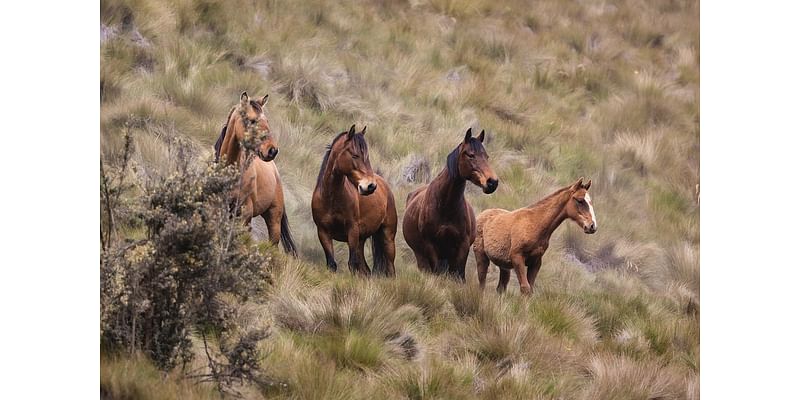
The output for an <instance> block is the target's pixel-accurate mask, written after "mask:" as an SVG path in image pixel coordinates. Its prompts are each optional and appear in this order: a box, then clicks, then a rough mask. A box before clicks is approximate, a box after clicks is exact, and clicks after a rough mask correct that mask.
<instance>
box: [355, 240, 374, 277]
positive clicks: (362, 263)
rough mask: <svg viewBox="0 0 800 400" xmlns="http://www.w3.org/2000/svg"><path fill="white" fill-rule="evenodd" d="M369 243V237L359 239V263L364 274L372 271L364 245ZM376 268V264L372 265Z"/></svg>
mask: <svg viewBox="0 0 800 400" xmlns="http://www.w3.org/2000/svg"><path fill="white" fill-rule="evenodd" d="M366 243H367V238H363V239H359V240H358V250H359V251H358V253H359V256H360V258H359V260H360V261H359V265H360V267H361V269H360V270H359V271H360V272H361V273H362V274H364V275H370V274H371V271H370V269H369V264H367V257H366V256H365V255H364V245H365V244H366ZM372 267H373V268H375V266H374V265H373V266H372Z"/></svg>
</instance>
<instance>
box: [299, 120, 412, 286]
mask: <svg viewBox="0 0 800 400" xmlns="http://www.w3.org/2000/svg"><path fill="white" fill-rule="evenodd" d="M366 132H367V127H366V126H365V127H364V129H363V130H362V131H361V132H356V126H355V125H353V126H351V127H350V130H349V131H346V132H342V133H340V134H338V135H337V136H336V137H335V138H334V139H333V142H331V144H330V145H329V146H328V148H327V151H326V152H325V156H324V157H323V159H322V165H321V166H320V167H319V174H318V175H317V185H316V187H315V188H314V194H313V195H312V198H311V215H312V217H313V218H314V223H315V224H316V225H317V235H318V236H319V242H320V244H321V245H322V250H323V251H324V252H325V262H326V264H327V265H328V268H329V269H330V270H331V271H333V272H336V269H337V265H336V260H335V259H334V255H333V240H336V241H339V242H347V246H348V247H349V249H350V259H349V261H348V266H349V267H350V272H352V273H354V274H355V273H359V274H362V275H369V274H370V269H369V266H367V261H366V260H365V259H364V243H365V242H366V240H367V238H372V257H373V264H372V268H373V272H376V273H381V274H384V275H387V276H394V275H395V270H394V256H395V246H394V237H395V234H396V233H397V209H396V208H395V202H394V195H393V194H392V191H391V189H390V188H389V185H388V184H387V183H386V181H385V180H384V179H383V178H382V177H380V176H378V175H377V174H375V173H374V172H373V171H372V165H371V164H370V161H369V151H368V148H367V141H366V140H365V139H364V135H365V134H366Z"/></svg>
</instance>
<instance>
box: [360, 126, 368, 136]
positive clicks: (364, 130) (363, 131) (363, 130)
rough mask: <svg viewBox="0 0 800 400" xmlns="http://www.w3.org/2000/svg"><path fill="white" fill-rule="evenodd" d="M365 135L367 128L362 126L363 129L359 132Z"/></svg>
mask: <svg viewBox="0 0 800 400" xmlns="http://www.w3.org/2000/svg"><path fill="white" fill-rule="evenodd" d="M366 133H367V126H366V125H364V129H362V130H361V135H364V134H366Z"/></svg>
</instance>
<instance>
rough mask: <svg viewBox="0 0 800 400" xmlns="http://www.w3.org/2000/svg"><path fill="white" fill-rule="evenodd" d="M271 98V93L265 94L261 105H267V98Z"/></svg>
mask: <svg viewBox="0 0 800 400" xmlns="http://www.w3.org/2000/svg"><path fill="white" fill-rule="evenodd" d="M268 99H269V95H268V94H265V95H264V97H262V98H261V107H264V106H265V105H267V100H268Z"/></svg>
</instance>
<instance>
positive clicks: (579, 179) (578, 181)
mask: <svg viewBox="0 0 800 400" xmlns="http://www.w3.org/2000/svg"><path fill="white" fill-rule="evenodd" d="M581 186H583V177H580V178H578V180H577V181H576V182H575V183H573V184H572V188H573V189H575V190H578V188H580V187H581Z"/></svg>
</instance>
